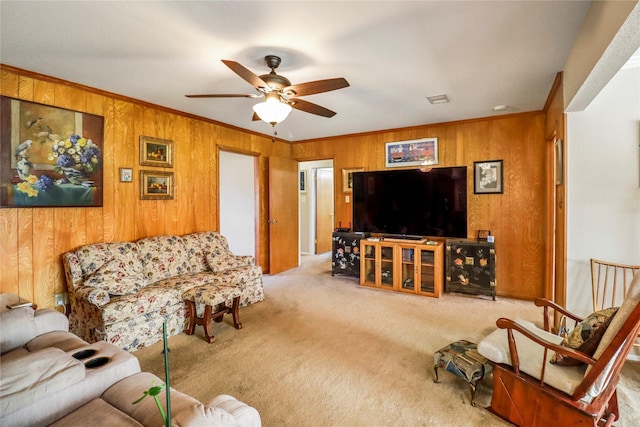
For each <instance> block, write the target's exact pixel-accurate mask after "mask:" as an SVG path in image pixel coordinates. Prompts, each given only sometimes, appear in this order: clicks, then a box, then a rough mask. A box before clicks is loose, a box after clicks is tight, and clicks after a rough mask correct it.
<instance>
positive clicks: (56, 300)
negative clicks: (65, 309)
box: [53, 292, 69, 306]
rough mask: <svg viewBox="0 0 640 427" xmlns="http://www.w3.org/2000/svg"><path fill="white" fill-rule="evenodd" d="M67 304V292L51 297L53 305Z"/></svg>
mask: <svg viewBox="0 0 640 427" xmlns="http://www.w3.org/2000/svg"><path fill="white" fill-rule="evenodd" d="M67 304H69V292H63V293H61V294H55V295H54V296H53V305H54V306H58V305H67Z"/></svg>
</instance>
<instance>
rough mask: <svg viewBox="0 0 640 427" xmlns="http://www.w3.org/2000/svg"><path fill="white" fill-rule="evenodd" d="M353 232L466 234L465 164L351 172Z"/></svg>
mask: <svg viewBox="0 0 640 427" xmlns="http://www.w3.org/2000/svg"><path fill="white" fill-rule="evenodd" d="M353 230H354V231H356V232H369V233H383V234H389V235H399V236H433V237H439V236H441V237H461V238H466V237H467V167H466V166H457V167H446V168H430V169H425V170H424V171H423V170H421V169H411V170H406V169H403V170H392V171H375V172H356V173H354V174H353Z"/></svg>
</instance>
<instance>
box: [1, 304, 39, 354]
mask: <svg viewBox="0 0 640 427" xmlns="http://www.w3.org/2000/svg"><path fill="white" fill-rule="evenodd" d="M34 313H35V310H34V309H33V308H31V307H19V308H14V309H13V310H7V311H3V312H1V313H0V330H2V334H0V354H2V353H6V352H8V351H11V350H13V349H15V348H18V347H22V346H24V345H25V344H26V343H27V342H29V340H31V339H32V338H33V337H35V336H36V322H35V320H34Z"/></svg>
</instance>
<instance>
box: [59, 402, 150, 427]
mask: <svg viewBox="0 0 640 427" xmlns="http://www.w3.org/2000/svg"><path fill="white" fill-rule="evenodd" d="M69 426H118V427H124V426H132V427H143V426H142V424H140V423H139V422H137V421H136V420H134V419H133V418H131V417H130V416H128V415H127V414H125V413H124V412H122V411H120V410H119V409H117V408H115V407H113V406H111V405H109V404H108V403H107V402H105V401H104V400H102V399H100V398H98V399H93V400H92V401H90V402H89V403H86V404H85V405H82V406H81V407H79V408H78V409H76V410H75V411H73V412H71V413H70V414H67V415H66V416H65V417H63V418H61V419H59V420H58V421H56V422H55V423H53V424H51V425H50V426H49V427H69Z"/></svg>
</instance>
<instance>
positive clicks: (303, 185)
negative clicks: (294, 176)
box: [299, 169, 307, 193]
mask: <svg viewBox="0 0 640 427" xmlns="http://www.w3.org/2000/svg"><path fill="white" fill-rule="evenodd" d="M299 190H300V192H301V193H306V192H307V170H306V169H304V170H301V171H300V182H299Z"/></svg>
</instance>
